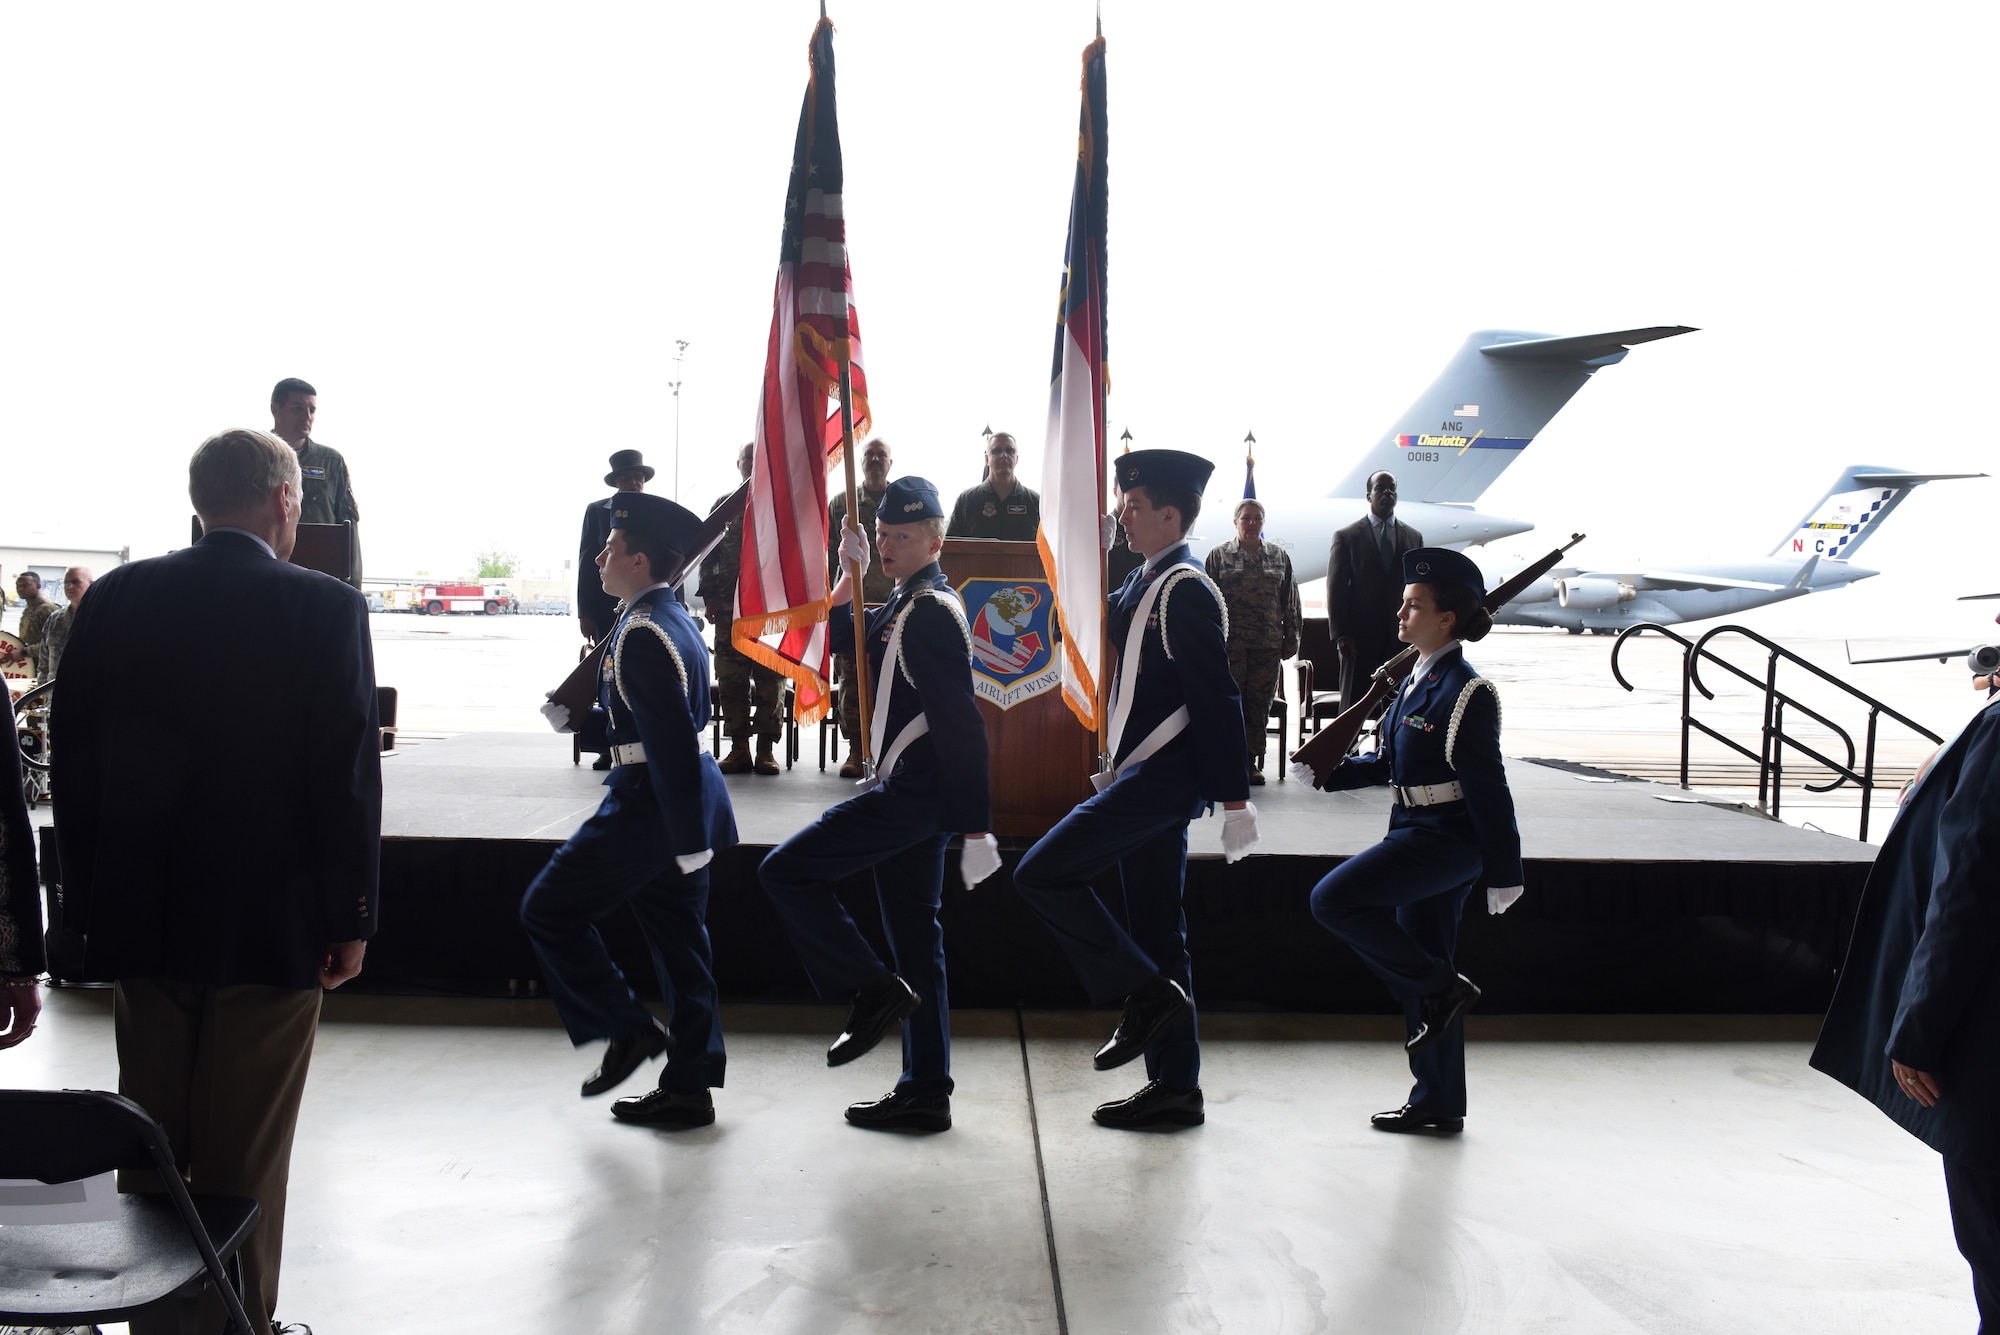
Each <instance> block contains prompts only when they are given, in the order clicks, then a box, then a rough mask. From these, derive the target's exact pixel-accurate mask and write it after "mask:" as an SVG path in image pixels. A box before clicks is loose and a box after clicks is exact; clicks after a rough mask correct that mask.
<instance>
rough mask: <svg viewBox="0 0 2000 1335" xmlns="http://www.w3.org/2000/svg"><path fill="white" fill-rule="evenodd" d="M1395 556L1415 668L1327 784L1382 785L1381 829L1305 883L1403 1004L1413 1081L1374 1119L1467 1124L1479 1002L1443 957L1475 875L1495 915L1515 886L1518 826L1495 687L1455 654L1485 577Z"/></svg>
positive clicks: (1441, 1126) (1427, 553) (1464, 568)
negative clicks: (1390, 803) (1472, 1012)
mask: <svg viewBox="0 0 2000 1335" xmlns="http://www.w3.org/2000/svg"><path fill="white" fill-rule="evenodd" d="M1402 563H1403V572H1402V573H1403V582H1404V589H1403V605H1402V610H1401V611H1400V612H1399V613H1398V614H1397V624H1398V626H1399V630H1398V632H1397V634H1398V637H1399V638H1400V639H1401V640H1402V641H1403V642H1404V643H1405V644H1412V645H1415V646H1416V648H1417V653H1418V655H1419V657H1418V659H1417V666H1416V668H1415V669H1414V670H1413V671H1412V672H1411V673H1410V677H1409V680H1408V681H1407V682H1405V683H1404V684H1403V687H1402V689H1400V690H1399V691H1398V692H1397V693H1396V695H1395V696H1394V697H1393V699H1392V700H1391V701H1390V704H1389V710H1388V713H1387V714H1385V715H1384V716H1383V721H1382V730H1381V745H1380V747H1379V748H1378V749H1377V750H1375V751H1372V752H1370V753H1368V754H1366V755H1359V756H1350V757H1348V758H1347V759H1345V760H1343V761H1342V762H1341V763H1340V765H1339V766H1338V767H1337V768H1336V769H1335V770H1334V771H1333V773H1332V774H1330V775H1328V776H1327V780H1326V783H1325V785H1324V787H1325V788H1326V789H1327V791H1329V792H1338V791H1341V790H1343V789H1349V788H1365V787H1368V786H1370V785H1373V784H1383V783H1386V784H1388V785H1390V787H1391V789H1392V791H1393V792H1394V795H1395V801H1396V805H1395V807H1394V808H1393V809H1392V810H1391V812H1390V813H1389V833H1388V835H1387V836H1385V837H1384V838H1383V840H1382V842H1381V843H1379V844H1376V845H1375V846H1374V847H1373V848H1370V849H1367V850H1365V851H1363V852H1361V853H1358V854H1356V855H1355V856H1354V857H1351V858H1349V859H1347V861H1345V862H1343V863H1341V864H1340V865H1339V866H1337V867H1335V868H1334V869H1333V871H1332V872H1330V873H1328V875H1327V876H1326V878H1325V879H1324V880H1322V881H1321V882H1320V883H1319V884H1318V885H1316V886H1314V887H1313V892H1312V913H1313V917H1314V918H1316V919H1318V920H1319V924H1320V926H1322V927H1324V928H1326V929H1327V930H1328V931H1329V932H1332V933H1333V934H1334V935H1335V936H1337V937H1339V938H1340V939H1341V940H1343V941H1345V942H1346V943H1347V944H1348V945H1350V946H1352V947H1353V948H1354V953H1355V954H1357V955H1359V956H1360V957H1361V959H1362V961H1363V962H1364V963H1365V964H1367V965H1368V967H1369V968H1371V969H1373V970H1374V971H1375V974H1376V976H1377V977H1379V978H1381V980H1382V981H1383V982H1385V983H1387V984H1388V985H1389V990H1390V992H1391V993H1393V994H1394V995H1395V997H1396V999H1397V1000H1398V1001H1400V1002H1402V1003H1403V1015H1404V1018H1405V1020H1406V1021H1407V1024H1408V1039H1407V1041H1406V1042H1405V1043H1404V1044H1403V1046H1404V1048H1405V1049H1406V1050H1407V1051H1408V1052H1409V1055H1410V1074H1411V1075H1413V1076H1414V1077H1415V1078H1416V1086H1415V1088H1413V1089H1412V1090H1411V1091H1410V1097H1409V1101H1408V1102H1407V1103H1405V1104H1404V1105H1403V1106H1402V1107H1401V1108H1399V1109H1397V1110H1396V1111H1395V1112H1385V1113H1377V1114H1376V1115H1375V1117H1374V1119H1373V1125H1374V1127H1375V1129H1376V1130H1377V1131H1401V1132H1430V1133H1438V1132H1444V1133H1450V1132H1457V1131H1462V1130H1464V1129H1465V1025H1464V1023H1463V1018H1462V1017H1463V1016H1464V1014H1465V1012H1466V1010H1467V1009H1468V1008H1469V1007H1470V1006H1471V1005H1472V1003H1473V1002H1475V1001H1477V1000H1478V999H1479V989H1478V988H1477V987H1475V986H1473V984H1472V982H1471V980H1469V979H1467V978H1465V977H1463V976H1462V975H1461V974H1459V972H1458V969H1457V967H1456V965H1455V964H1454V963H1453V959H1452V956H1453V952H1454V950H1455V948H1456V945H1457V941H1458V919H1459V912H1460V910H1461V909H1462V908H1463V907H1464V905H1465V899H1466V896H1467V895H1469V894H1471V893H1472V892H1473V890H1475V889H1477V888H1479V887H1481V886H1484V887H1485V888H1486V903H1487V910H1488V911H1489V912H1492V913H1502V912H1505V911H1506V909H1507V906H1508V905H1510V904H1512V903H1513V902H1514V901H1515V900H1516V899H1518V898H1519V897H1520V894H1521V836H1520V833H1519V831H1518V830H1516V829H1515V827H1514V797H1513V794H1512V793H1510V792H1509V791H1508V789H1507V771H1506V766H1505V765H1504V764H1503V763H1502V761H1501V759H1500V695H1499V692H1498V691H1497V690H1495V689H1494V686H1493V683H1492V682H1490V681H1487V680H1486V679H1485V678H1484V677H1481V676H1480V675H1479V674H1478V672H1476V671H1475V670H1474V669H1473V667H1472V665H1471V664H1470V663H1468V662H1466V661H1465V654H1464V652H1463V645H1464V643H1465V641H1467V640H1481V639H1484V638H1485V637H1486V632H1487V631H1489V630H1491V629H1492V628H1493V618H1492V616H1491V615H1490V614H1489V613H1488V612H1487V611H1486V609H1485V608H1484V607H1483V606H1482V605H1481V604H1482V601H1483V600H1484V598H1485V597H1486V584H1485V580H1484V578H1483V577H1482V576H1481V575H1480V573H1479V567H1478V566H1476V565H1474V564H1473V563H1472V562H1471V561H1470V560H1469V559H1467V558H1466V557H1465V556H1463V555H1461V554H1460V553H1458V552H1454V551H1452V550H1450V549H1449V548H1445V547H1419V548H1417V549H1415V550H1414V551H1409V552H1405V553H1404V554H1403V562H1402ZM1301 771H1303V775H1302V777H1303V778H1304V780H1305V782H1307V783H1311V782H1312V773H1311V771H1310V770H1307V769H1305V767H1304V766H1300V767H1298V768H1297V769H1295V770H1294V771H1293V773H1294V775H1295V776H1298V775H1300V774H1301Z"/></svg>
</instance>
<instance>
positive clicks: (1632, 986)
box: [366, 733, 1875, 1013]
mask: <svg viewBox="0 0 2000 1335" xmlns="http://www.w3.org/2000/svg"><path fill="white" fill-rule="evenodd" d="M1508 772H1509V778H1510V781H1511V783H1512V785H1513V788H1514V793H1515V802H1516V806H1517V809H1518V812H1519V818H1520V824H1521V834H1522V845H1523V854H1524V861H1525V862H1526V866H1527V884H1528V892H1527V894H1526V896H1524V898H1523V899H1522V901H1521V902H1520V903H1519V904H1517V905H1516V906H1515V907H1514V908H1513V909H1512V910H1510V911H1509V912H1508V913H1507V914H1506V915H1505V916H1504V917H1498V918H1495V917H1491V916H1489V915H1487V914H1486V913H1485V912H1484V911H1483V906H1481V905H1477V904H1473V905H1468V909H1467V913H1466V915H1465V920H1464V927H1463V939H1462V941H1461V945H1460V962H1461V965H1462V967H1463V968H1464V969H1465V971H1466V972H1467V973H1468V974H1469V975H1470V976H1472V977H1473V978H1475V979H1476V980H1477V981H1478V982H1479V983H1480V984H1481V986H1482V987H1484V988H1485V989H1486V999H1485V1001H1484V1002H1483V1003H1482V1009H1483V1010H1485V1011H1487V1012H1488V1013H1506V1012H1516V1013H1521V1012H1536V1013H1590V1012H1625V1013H1630V1012H1676V1013H1690V1012H1707V1013H1719V1012H1735V1013H1742V1012H1765V1013H1771V1012H1777V1013H1805V1012H1810V1011H1816V1010H1820V1009H1822V1008H1823V1007H1824V1005H1825V1002H1826V999H1827V997H1828V996H1829V995H1830V991H1831V986H1832V979H1833V971H1834V969H1835V967H1836V966H1837V965H1838V963H1839V959H1840V954H1841V951H1842V950H1843V949H1844V946H1845V941H1846V931H1847V926H1848V923H1849V922H1850V921H1851V919H1852V916H1853V910H1854V905H1855V903H1856V901H1857V899H1858V896H1859V893H1860V888H1861V885H1862V882H1863V880H1864V879H1865V877H1866V875H1867V870H1868V865H1869V862H1870V860H1871V859H1872V858H1873V856H1874V853H1875V850H1874V849H1873V848H1872V847H1871V846H1869V845H1866V844H1861V843H1856V842H1854V841H1852V840H1848V839H1842V838H1838V837H1836V836H1833V835H1826V834H1819V833H1816V832H1813V831H1809V830H1800V829H1795V828H1793V827H1790V826H1786V825H1782V824H1779V823H1777V822H1774V821H1769V820H1765V819H1763V818H1761V817H1758V816H1755V815H1746V814H1743V813H1741V812H1739V811H1735V810H1726V809H1718V808H1716V807H1714V806H1710V805H1705V804H1702V803H1700V802H1697V801H1692V800H1689V795H1688V794H1685V793H1682V792H1680V791H1679V790H1677V789H1673V788H1664V787H1660V786H1658V785H1654V784H1648V783H1643V782H1638V781H1635V780H1628V779H1621V778H1617V777H1616V776H1611V775H1605V774H1599V773H1596V772H1592V771H1587V770H1583V769H1581V767H1568V768H1564V767H1557V766H1553V765H1549V764H1536V763H1532V762H1528V761H1524V760H1510V761H1509V762H1508ZM383 776H384V784H385V789H386V793H385V797H386V800H385V806H384V814H383V833H384V845H383V911H382V928H381V932H380V934H379V936H378V937H377V939H376V940H375V942H374V943H373V944H372V945H371V947H370V950H369V960H368V964H369V968H368V973H367V975H366V978H367V980H368V982H369V984H370V985H371V986H373V987H377V988H398V989H411V988H437V989H441V990H448V991H466V992H477V993H488V994H491V993H495V992H508V991H514V992H522V991H532V990H534V988H535V986H536V984H537V981H538V980H537V968H536V965H535V962H534V957H533V955H532V953H531V952H530V951H529V949H528V946H527V942H526V939H525V937H524V936H523V935H522V933H521V931H520V928H519V926H518V923H517V921H516V918H515V909H516V906H517V905H518V904H519V902H520V896H521V892H522V890H523V889H525V888H526V886H527V884H528V882H529V881H530V880H531V879H532V878H533V877H534V875H535V873H536V872H537V871H539V870H540V869H541V867H542V866H543V865H544V864H545V863H546V862H547V860H548V857H549V854H550V853H551V852H553V851H554V849H555V846H556V845H557V844H558V843H560V842H561V841H562V840H563V839H564V838H566V837H568V835H569V834H570V833H571V832H572V831H574V830H575V829H576V828H577V826H579V825H580V824H582V822H583V821H584V819H585V818H586V817H588V816H589V814H590V813H591V812H592V811H593V810H595V808H596V806H597V802H598V799H599V796H600V795H601V791H602V790H601V786H600V781H601V779H602V776H601V775H598V774H594V773H592V772H591V771H590V770H589V769H588V768H587V767H581V768H579V767H577V766H573V765H572V764H571V763H570V759H569V751H568V745H567V742H566V740H565V739H561V738H556V737H553V736H540V735H535V734H523V733H488V734H468V735H463V736H458V737H453V738H449V739H444V740H437V741H428V742H424V743H422V744H420V745H416V746H411V747H408V748H406V749H405V750H403V751H401V752H398V753H396V754H393V755H391V756H388V757H385V759H384V762H383ZM729 784H730V792H731V795H732V797H733V798H734V800H735V806H736V821H737V826H738V830H739V834H740V837H741V839H742V843H741V844H740V845H739V846H738V847H737V848H736V849H733V850H731V851H729V852H728V853H726V854H725V855H723V856H721V857H719V858H718V859H717V861H716V864H715V866H714V870H713V880H714V889H713V893H712V896H711V904H710V910H709V924H710V929H711V934H712V936H713V938H714V941H715V950H716V968H717V974H718V978H719V980H720V981H721V983H722V986H723V988H724V992H725V995H726V996H728V997H730V998H732V999H734V1000H759V1001H786V1000H804V999H808V998H810V996H811V992H810V988H809V987H808V985H807V983H806V979H805V976H804V973H803V971H802V970H801V968H800V966H799V964H798V962H797V959H796V957H795V956H794V954H793V952H792V950H791V947H790V945H789V943H788V942H787V941H786V939H785V936H784V933H783V931H782V929H781V927H780V925H779V924H778V922H777V921H776V919H775V917H774V916H773V914H772V911H771V909H770V906H769V904H768V903H767V902H766V900H765V899H764V895H763V892H762V890H761V888H760V887H759V886H758V884H757V880H756V865H757V862H758V861H759V860H760V859H761V858H762V856H763V854H764V853H765V851H767V850H768V849H769V848H771V847H772V846H774V845H776V844H777V843H779V842H781V841H782V840H783V839H784V838H786V837H787V836H789V835H790V834H791V833H793V832H794V831H795V830H797V829H799V828H800V827H802V826H804V825H805V824H807V823H809V822H810V821H811V820H813V819H814V818H815V817H817V816H818V814H819V813H820V812H821V811H823V810H824V809H825V808H826V807H828V806H829V805H831V804H833V803H835V802H837V801H840V800H842V799H843V798H844V797H846V796H848V795H850V794H851V793H852V792H853V791H855V788H854V785H853V784H852V783H849V782H846V781H843V780H841V779H839V778H838V777H837V776H835V775H834V774H832V772H831V771H825V772H823V771H821V770H820V769H819V768H818V766H817V764H816V763H814V760H813V757H812V754H811V752H810V751H808V753H807V755H806V756H805V757H804V759H803V761H802V762H801V764H800V765H799V766H798V767H796V768H794V769H792V770H790V771H788V772H786V773H784V774H781V775H778V776H776V777H765V776H759V775H738V776H733V777H732V778H731V779H730V781H729ZM1253 797H1254V799H1255V801H1256V803H1257V806H1258V810H1259V813H1260V824H1261V827H1262V830H1263V835H1264V839H1263V843H1262V844H1261V845H1260V846H1259V848H1258V850H1257V851H1256V853H1254V854H1253V855H1252V856H1251V857H1249V858H1247V859H1245V860H1244V861H1242V862H1240V863H1237V864H1235V865H1233V866H1231V865H1228V864H1225V863H1224V862H1223V860H1222V858H1221V850H1220V842H1219V839H1220V827H1221V822H1220V821H1219V820H1217V819H1212V818H1211V819H1206V820H1201V821H1197V822H1196V823H1195V824H1194V826H1193V827H1192V829H1191V832H1190V849H1191V853H1192V856H1191V858H1190V861H1189V867H1188V883H1187V888H1186V895H1185V902H1186V906H1187V916H1188V927H1189V936H1190V942H1191V949H1192V951H1193V954H1194V961H1195V978H1196V981H1197V987H1198V988H1199V990H1200V993H1201V1000H1202V1001H1203V1004H1204V1005H1205V1006H1207V1007H1210V1008H1221V1007H1233V1008H1242V1009H1265V1008H1269V1009H1290V1010H1304V1011H1332V1012H1379V1011H1383V1010H1386V1009H1388V1008H1389V1002H1388V997H1387V994H1386V993H1385V992H1384V990H1383V988H1382V985H1381V984H1380V983H1379V982H1378V981H1377V980H1376V979H1375V978H1374V977H1373V976H1372V975H1370V974H1369V973H1368V972H1367V971H1366V970H1365V969H1364V968H1363V967H1362V966H1361V965H1360V963H1359V962H1358V961H1357V960H1356V959H1355V958H1354V957H1353V955H1352V954H1350V953H1349V952H1348V951H1347V949H1346V948H1345V947H1344V946H1342V945H1340V944H1339V943H1338V942H1336V941H1335V940H1334V939H1333V938H1332V937H1330V936H1329V935H1328V934H1327V933H1326V932H1324V931H1323V930H1322V929H1321V928H1320V927H1319V926H1318V925H1317V924H1316V923H1315V922H1314V921H1313V919H1312V917H1311V915H1310V912H1309V910H1308V908H1307V897H1308V895H1309V894H1310V892H1311V889H1312V887H1313V885H1314V884H1315V883H1316V882H1317V881H1318V880H1319V879H1320V878H1321V877H1322V876H1324V875H1325V874H1326V872H1327V871H1328V870H1329V869H1330V868H1331V867H1333V866H1334V865H1335V864H1336V863H1337V862H1338V861H1340V860H1341V859H1342V858H1345V857H1348V856H1351V855H1352V854H1354V853H1356V852H1359V851H1360V850H1361V849H1363V848H1366V847H1368V846H1369V845H1370V844H1372V843H1374V842H1375V841H1376V840H1377V839H1379V838H1380V837H1381V834H1382V832H1383V830H1384V829H1385V828H1386V823H1387V817H1388V810H1389V796H1388V793H1387V791H1386V790H1384V789H1373V790H1367V791H1363V792H1359V793H1336V794H1329V793H1320V792H1315V791H1313V790H1311V789H1308V788H1305V787H1303V786H1301V785H1299V784H1296V783H1292V782H1285V783H1277V782H1273V783H1270V784H1267V785H1265V786H1264V787H1263V788H1261V789H1256V790H1253ZM1003 847H1004V848H1005V857H1006V864H1007V865H1006V868H1004V869H1003V870H1002V871H1001V872H1000V873H999V874H998V875H996V876H995V877H993V878H992V879H991V880H989V881H987V882H986V883H984V884H982V885H980V886H979V887H977V888H976V889H975V890H973V891H972V892H971V893H969V894H968V893H967V892H965V891H963V890H962V889H960V888H958V887H957V885H956V884H955V882H954V881H952V880H948V881H947V889H946V899H945V912H944V921H945V931H946V946H947V951H948V953H949V955H950V961H951V985H952V999H953V1002H954V1004H957V1005H966V1006H1014V1005H1029V1006H1051V1007H1074V1006H1079V1005H1083V1004H1085V999H1084V997H1083V994H1082V992H1081V990H1080V989H1079V988H1078V986H1077V984H1076V982H1075V980H1074V978H1073V976H1072V975H1071V973H1070V971H1069V969H1068V967H1067V966H1066V964H1065V962H1064V961H1063V959H1062V958H1061V956H1060V954H1059V953H1058V951H1057V949H1056V946H1055V943H1054V941H1053V939H1052V938H1051V937H1050V936H1049V935H1048V934H1047V932H1046V931H1045V930H1044V929H1043V928H1042V927H1041V925H1040V924H1039V922H1037V921H1035V920H1034V919H1033V918H1032V917H1031V916H1030V915H1029V914H1028V912H1027V910H1026V909H1025V907H1024V906H1023V905H1022V904H1021V902H1020V899H1019V897H1018V896H1017V895H1016V894H1015V893H1014V890H1013V887H1012V884H1011V881H1010V879H1009V876H1010V870H1011V867H1012V866H1013V864H1014V862H1015V861H1016V860H1017V859H1018V856H1019V854H1020V852H1021V850H1022V848H1023V847H1025V841H1012V843H1011V845H1010V846H1003ZM949 865H950V866H952V867H954V868H955V866H956V860H955V859H953V860H952V862H951V863H950V864H949ZM949 874H950V873H948V875H949ZM1101 888H1102V889H1105V890H1106V891H1107V894H1108V895H1115V894H1116V887H1115V885H1114V886H1111V887H1101ZM843 894H844V895H846V896H847V898H848V902H849V904H850V907H851V908H852V909H853V910H854V912H855V916H856V919H857V921H859V922H861V923H862V924H863V928H864V930H867V931H869V932H870V933H871V934H873V933H874V932H875V931H876V924H875V921H874V911H873V909H872V907H871V906H870V904H869V898H868V893H867V885H866V883H865V881H863V880H860V879H857V880H856V881H855V882H853V883H852V884H851V885H849V886H845V887H843ZM607 936H608V938H609V939H610V940H611V941H612V943H613V948H614V951H615V952H616V953H617V954H618V956H619V958H620V960H621V963H624V964H625V965H626V966H627V970H628V973H631V974H632V975H633V976H634V977H637V978H644V977H648V976H649V971H648V970H647V969H646V968H645V963H644V961H645V957H644V953H643V947H642V946H641V945H640V944H639V942H638V939H637V933H636V931H635V930H634V929H633V928H632V927H631V924H630V923H629V922H627V921H624V920H622V918H621V919H614V920H613V921H612V923H611V924H609V925H608V927H607Z"/></svg>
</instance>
